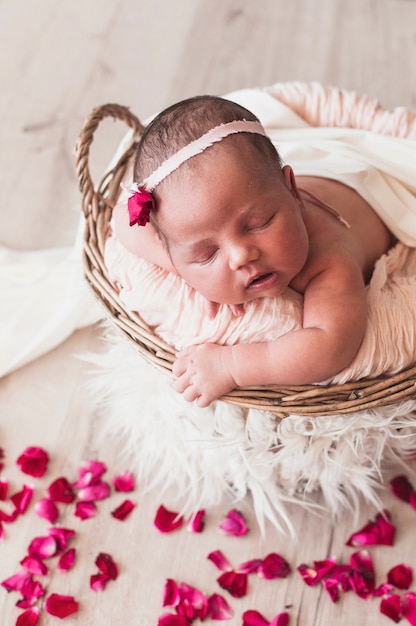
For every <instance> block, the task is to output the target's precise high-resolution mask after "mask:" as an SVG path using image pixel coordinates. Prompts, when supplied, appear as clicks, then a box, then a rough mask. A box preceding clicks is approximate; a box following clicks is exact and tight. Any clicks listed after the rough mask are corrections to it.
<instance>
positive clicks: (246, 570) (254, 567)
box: [237, 559, 263, 574]
mask: <svg viewBox="0 0 416 626" xmlns="http://www.w3.org/2000/svg"><path fill="white" fill-rule="evenodd" d="M262 563H263V559H251V560H250V561H245V562H244V563H241V565H239V566H238V567H237V571H238V572H242V573H243V574H254V573H256V572H258V570H259V567H260V565H262Z"/></svg>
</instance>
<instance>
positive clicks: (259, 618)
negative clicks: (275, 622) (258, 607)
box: [242, 610, 269, 626]
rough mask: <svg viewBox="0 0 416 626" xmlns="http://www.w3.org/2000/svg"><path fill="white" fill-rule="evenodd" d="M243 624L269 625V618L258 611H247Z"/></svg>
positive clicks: (251, 625) (245, 625) (247, 625)
mask: <svg viewBox="0 0 416 626" xmlns="http://www.w3.org/2000/svg"><path fill="white" fill-rule="evenodd" d="M242 617H243V624H242V626H269V622H268V620H267V619H266V618H265V617H263V615H262V614H261V613H259V612H258V611H253V610H250V611H245V612H244V613H243V615H242Z"/></svg>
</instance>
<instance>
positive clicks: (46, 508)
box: [35, 498, 59, 524]
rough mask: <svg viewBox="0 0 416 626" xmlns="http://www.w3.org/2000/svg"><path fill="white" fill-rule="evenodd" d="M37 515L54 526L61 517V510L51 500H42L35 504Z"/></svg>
mask: <svg viewBox="0 0 416 626" xmlns="http://www.w3.org/2000/svg"><path fill="white" fill-rule="evenodd" d="M35 513H36V515H39V517H43V518H44V519H46V520H48V522H50V523H51V524H54V523H55V522H56V520H57V519H58V517H59V510H58V507H57V506H56V504H55V502H53V501H52V500H50V499H49V498H41V499H40V500H38V501H37V502H36V504H35Z"/></svg>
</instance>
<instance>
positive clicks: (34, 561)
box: [20, 556, 49, 576]
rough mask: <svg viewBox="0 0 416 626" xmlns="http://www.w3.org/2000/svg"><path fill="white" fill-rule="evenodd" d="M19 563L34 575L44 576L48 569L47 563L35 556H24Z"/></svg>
mask: <svg viewBox="0 0 416 626" xmlns="http://www.w3.org/2000/svg"><path fill="white" fill-rule="evenodd" d="M20 565H21V566H22V567H24V568H25V570H26V571H28V572H29V573H30V574H35V575H36V576H46V574H47V573H48V571H49V570H48V567H47V565H45V563H44V562H43V561H42V560H41V559H40V558H39V557H37V556H25V558H24V559H23V560H22V561H20Z"/></svg>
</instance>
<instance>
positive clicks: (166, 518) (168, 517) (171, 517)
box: [154, 504, 183, 533]
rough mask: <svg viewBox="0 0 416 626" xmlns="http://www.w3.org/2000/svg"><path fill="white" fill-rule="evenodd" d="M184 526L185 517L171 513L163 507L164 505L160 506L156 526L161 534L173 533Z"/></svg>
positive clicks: (155, 521)
mask: <svg viewBox="0 0 416 626" xmlns="http://www.w3.org/2000/svg"><path fill="white" fill-rule="evenodd" d="M182 524H183V517H180V516H179V513H175V511H169V510H168V509H166V508H165V507H164V506H163V504H162V505H160V507H159V508H158V510H157V512H156V516H155V520H154V525H155V526H156V528H157V529H158V530H159V531H160V532H161V533H171V532H172V531H174V530H176V529H177V528H180V526H182Z"/></svg>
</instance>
